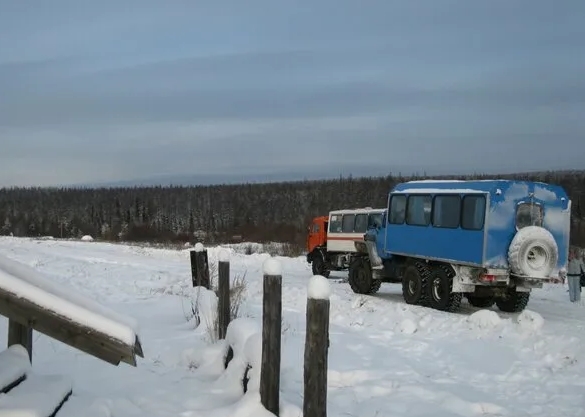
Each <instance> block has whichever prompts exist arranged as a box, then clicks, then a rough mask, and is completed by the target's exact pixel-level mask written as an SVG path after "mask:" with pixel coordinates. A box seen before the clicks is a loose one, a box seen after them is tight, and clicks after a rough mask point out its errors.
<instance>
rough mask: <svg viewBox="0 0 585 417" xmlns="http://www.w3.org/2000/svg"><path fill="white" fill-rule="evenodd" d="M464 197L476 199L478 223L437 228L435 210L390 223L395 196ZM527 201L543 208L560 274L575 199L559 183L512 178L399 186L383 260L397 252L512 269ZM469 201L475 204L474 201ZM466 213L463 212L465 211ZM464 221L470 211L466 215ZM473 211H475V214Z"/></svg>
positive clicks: (381, 242) (382, 240) (382, 243)
mask: <svg viewBox="0 0 585 417" xmlns="http://www.w3.org/2000/svg"><path fill="white" fill-rule="evenodd" d="M401 195H402V196H405V197H407V196H409V195H417V196H428V198H429V199H428V200H427V201H429V200H430V201H431V202H432V201H433V199H434V198H435V197H436V196H459V199H460V200H461V202H462V204H465V203H464V202H468V201H471V199H473V200H475V202H476V204H475V210H473V213H472V215H474V216H475V219H473V220H474V221H468V223H473V226H476V227H467V228H464V227H463V226H462V224H461V223H462V222H461V221H460V222H459V224H458V225H454V224H453V225H448V226H446V227H434V225H433V222H432V220H433V219H432V218H431V217H432V214H433V213H432V210H431V212H429V213H428V218H427V219H424V220H422V221H420V222H418V223H424V225H409V224H407V223H406V221H405V222H403V223H401V224H396V222H395V223H392V222H390V220H392V219H391V203H392V198H393V196H401ZM522 203H535V204H537V205H540V206H541V207H542V209H543V215H544V219H543V224H542V226H543V227H544V228H545V229H546V230H548V231H549V232H550V233H551V234H552V235H553V237H554V239H555V241H556V243H557V247H558V261H557V265H556V268H555V271H554V272H553V273H554V274H556V273H558V271H559V270H560V269H562V268H564V267H566V262H567V257H568V251H569V227H570V221H569V219H570V217H569V216H570V200H569V197H568V195H567V194H566V192H565V190H564V189H563V188H562V187H560V186H556V185H550V184H545V183H539V182H527V181H512V180H484V181H411V182H406V183H402V184H398V185H397V186H396V187H394V189H393V190H392V191H391V192H390V194H389V198H388V208H389V211H388V214H387V216H388V220H389V221H387V222H386V224H385V230H383V231H382V233H381V234H380V235H379V236H378V239H377V240H378V243H377V248H378V254H379V256H380V257H381V258H389V257H391V256H392V255H393V254H394V255H407V256H417V257H421V258H425V259H432V260H442V261H446V262H451V263H457V264H462V265H473V266H482V267H485V268H497V269H502V268H504V269H507V268H509V263H508V249H509V247H510V243H511V242H512V239H513V237H514V235H515V234H516V232H517V225H516V218H517V215H516V214H517V208H518V206H519V205H520V204H522ZM468 205H469V204H468ZM460 211H463V210H460ZM461 214H462V215H461V216H460V220H461V218H462V217H463V215H464V213H461ZM470 215H471V214H470Z"/></svg>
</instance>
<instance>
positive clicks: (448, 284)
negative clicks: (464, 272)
mask: <svg viewBox="0 0 585 417" xmlns="http://www.w3.org/2000/svg"><path fill="white" fill-rule="evenodd" d="M430 271H431V274H432V275H431V277H430V282H429V283H428V286H427V292H428V294H427V300H428V305H429V307H431V308H434V309H435V310H441V311H448V312H451V313H453V312H455V311H457V310H459V307H460V306H461V298H462V296H463V294H461V293H457V292H456V293H454V292H451V291H452V289H453V276H452V275H450V274H448V273H447V271H446V270H445V269H444V267H443V266H441V265H437V266H434V267H433V268H431V270H430Z"/></svg>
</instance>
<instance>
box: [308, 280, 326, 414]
mask: <svg viewBox="0 0 585 417" xmlns="http://www.w3.org/2000/svg"><path fill="white" fill-rule="evenodd" d="M330 296H331V287H330V285H329V281H328V280H327V278H325V277H322V276H320V275H315V276H313V277H312V278H311V279H310V280H309V288H308V291H307V325H306V334H305V364H304V368H305V369H304V385H305V386H304V394H303V417H326V416H327V357H328V351H329V308H330V300H329V298H330Z"/></svg>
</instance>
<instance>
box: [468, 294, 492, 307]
mask: <svg viewBox="0 0 585 417" xmlns="http://www.w3.org/2000/svg"><path fill="white" fill-rule="evenodd" d="M467 301H469V304H471V305H472V306H473V307H477V308H490V307H491V306H493V305H494V303H495V302H496V300H495V298H494V297H476V296H473V295H468V296H467Z"/></svg>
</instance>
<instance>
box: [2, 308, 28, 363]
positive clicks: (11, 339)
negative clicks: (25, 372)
mask: <svg viewBox="0 0 585 417" xmlns="http://www.w3.org/2000/svg"><path fill="white" fill-rule="evenodd" d="M32 334H33V329H32V327H29V326H25V325H23V324H20V323H17V322H16V321H14V320H10V319H9V320H8V346H12V345H22V346H24V348H25V349H26V350H27V352H28V358H29V360H30V362H31V363H32V347H33V338H32Z"/></svg>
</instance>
